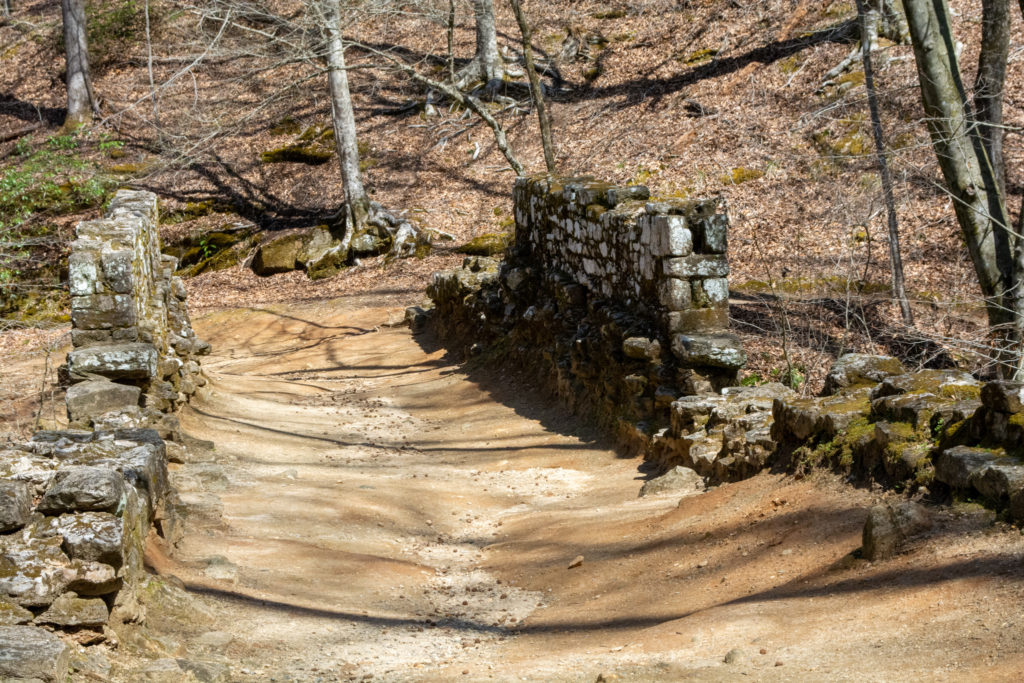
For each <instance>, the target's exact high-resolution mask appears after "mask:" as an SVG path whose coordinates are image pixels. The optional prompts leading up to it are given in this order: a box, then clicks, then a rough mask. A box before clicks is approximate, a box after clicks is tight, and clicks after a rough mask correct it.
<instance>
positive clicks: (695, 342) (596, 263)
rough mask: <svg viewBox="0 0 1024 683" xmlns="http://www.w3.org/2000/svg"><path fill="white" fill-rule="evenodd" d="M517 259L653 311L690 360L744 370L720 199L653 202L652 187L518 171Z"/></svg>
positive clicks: (677, 351) (678, 352) (677, 350)
mask: <svg viewBox="0 0 1024 683" xmlns="http://www.w3.org/2000/svg"><path fill="white" fill-rule="evenodd" d="M514 198H515V218H516V249H517V254H516V257H517V258H518V259H519V260H520V261H524V262H529V263H530V264H531V265H532V266H533V267H537V268H541V269H542V270H543V271H545V272H546V273H548V274H551V275H554V274H557V275H561V276H563V277H568V278H569V279H571V280H573V281H574V282H576V283H578V284H579V285H581V286H582V287H583V288H584V289H585V291H586V292H587V293H588V294H589V295H590V296H593V297H596V298H600V299H604V300H607V301H610V302H614V303H615V304H617V305H619V306H621V307H623V308H624V309H628V310H634V311H637V312H638V313H639V314H640V315H644V316H647V317H649V318H650V319H651V320H652V322H653V323H654V324H655V327H656V329H657V330H658V332H659V333H660V335H661V336H671V337H672V342H671V348H672V353H673V354H674V355H675V356H676V359H677V360H678V361H679V362H680V363H681V364H683V365H687V366H692V367H701V366H706V367H716V368H722V369H726V370H736V369H738V368H740V367H742V365H743V364H744V362H745V361H746V358H745V356H744V355H743V350H742V347H741V346H740V344H739V341H738V340H737V339H736V338H735V337H734V336H732V335H730V334H728V332H727V330H728V327H729V281H728V275H729V263H728V259H727V256H726V249H727V247H728V227H729V220H728V217H727V216H726V215H725V213H723V212H721V211H719V208H720V206H719V201H718V200H716V199H710V200H696V201H687V200H671V201H648V200H649V199H650V192H649V191H648V189H647V188H646V187H644V186H643V185H631V186H626V187H620V186H615V185H611V184H609V183H603V182H600V181H597V180H594V179H593V178H590V177H581V178H556V177H552V176H546V175H542V176H533V177H529V178H519V179H518V180H517V181H516V185H515V190H514Z"/></svg>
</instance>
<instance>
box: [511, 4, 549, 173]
mask: <svg viewBox="0 0 1024 683" xmlns="http://www.w3.org/2000/svg"><path fill="white" fill-rule="evenodd" d="M511 3H512V12H513V13H514V14H515V15H516V22H517V23H518V24H519V32H520V33H521V34H522V36H523V58H524V59H525V61H526V75H527V77H529V79H530V96H531V97H532V99H533V105H534V106H535V107H536V108H537V120H538V122H539V123H540V140H541V144H542V145H543V147H544V165H545V166H546V167H547V169H548V173H554V172H555V151H554V145H553V144H552V142H551V119H550V118H549V117H548V112H547V105H545V104H544V91H543V89H542V88H541V86H540V78H539V77H538V76H537V69H536V68H535V67H534V64H533V47H532V46H531V42H530V41H531V37H532V35H533V34H532V32H531V31H530V25H529V24H528V23H527V22H526V16H525V15H524V14H523V8H522V7H521V6H520V4H519V0H511Z"/></svg>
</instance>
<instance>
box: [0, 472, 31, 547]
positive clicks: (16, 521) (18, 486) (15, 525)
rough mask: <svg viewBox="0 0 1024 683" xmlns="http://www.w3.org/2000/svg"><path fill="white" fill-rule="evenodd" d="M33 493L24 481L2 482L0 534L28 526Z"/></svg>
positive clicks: (0, 489) (0, 490)
mask: <svg viewBox="0 0 1024 683" xmlns="http://www.w3.org/2000/svg"><path fill="white" fill-rule="evenodd" d="M31 514H32V491H31V489H30V488H29V485H28V484H26V483H25V482H23V481H11V480H0V534H4V533H7V532H9V531H14V530H15V529H20V528H21V527H23V526H25V525H26V524H28V520H29V517H30V516H31Z"/></svg>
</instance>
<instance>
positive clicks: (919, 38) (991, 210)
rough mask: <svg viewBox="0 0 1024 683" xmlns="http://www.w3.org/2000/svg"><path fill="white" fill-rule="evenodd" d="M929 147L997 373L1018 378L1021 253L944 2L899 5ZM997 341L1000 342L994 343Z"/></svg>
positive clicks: (907, 0)
mask: <svg viewBox="0 0 1024 683" xmlns="http://www.w3.org/2000/svg"><path fill="white" fill-rule="evenodd" d="M903 6H904V8H905V9H906V13H907V23H908V25H909V29H910V36H911V42H912V44H913V48H914V59H915V61H916V62H917V71H918V76H919V80H920V85H921V99H922V101H923V103H924V110H925V115H926V117H927V122H928V130H929V133H930V135H931V139H932V147H933V148H934V150H935V154H936V157H937V158H938V162H939V168H940V169H941V170H942V175H943V177H944V179H945V181H946V187H947V190H948V191H949V193H950V195H951V197H952V199H953V207H954V210H955V211H956V216H957V221H958V223H959V224H960V228H961V230H962V232H963V236H964V240H965V241H966V242H967V249H968V251H969V252H970V255H971V260H972V261H973V263H974V269H975V272H976V273H977V275H978V283H979V284H980V286H981V291H982V294H984V296H985V306H986V309H987V312H988V319H989V326H990V327H991V329H992V331H993V333H994V336H995V337H996V339H997V341H999V343H1000V346H1002V353H1001V354H996V355H997V360H1000V361H1001V363H1002V367H1003V368H1004V369H1005V368H1006V366H1007V365H1009V366H1011V367H1012V368H1013V374H1019V373H1020V358H1021V349H1020V340H1021V337H1022V335H1021V332H1022V321H1024V310H1021V306H1022V302H1024V297H1022V296H1019V292H1018V291H1017V290H1018V286H1017V285H1018V280H1019V275H1020V274H1021V273H1024V269H1022V268H1021V260H1022V259H1021V250H1020V248H1019V246H1020V245H1019V244H1018V240H1016V239H1015V238H1014V236H1013V234H1012V233H1011V231H1010V229H1009V225H1010V223H1009V216H1008V215H1007V211H1006V205H1005V203H1004V202H1003V197H1002V195H1001V193H1000V192H999V183H998V181H997V179H996V175H995V172H994V171H993V170H992V165H991V163H990V162H989V159H988V154H987V153H986V152H985V144H984V140H983V139H982V136H981V134H980V132H979V130H978V126H977V124H976V122H975V121H974V118H973V116H972V113H971V110H970V105H969V103H968V100H967V95H966V92H965V89H964V85H963V80H962V79H961V76H960V69H959V65H958V64H957V59H956V51H955V42H954V40H953V35H952V31H951V28H950V26H951V24H950V18H949V8H948V7H947V5H946V2H945V0H904V2H903ZM1000 340H1001V341H1000Z"/></svg>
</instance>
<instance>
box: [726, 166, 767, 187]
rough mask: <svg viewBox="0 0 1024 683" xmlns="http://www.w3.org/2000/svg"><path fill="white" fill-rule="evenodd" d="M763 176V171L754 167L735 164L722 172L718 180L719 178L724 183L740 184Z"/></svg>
mask: <svg viewBox="0 0 1024 683" xmlns="http://www.w3.org/2000/svg"><path fill="white" fill-rule="evenodd" d="M763 177H764V171H760V170H758V169H756V168H747V167H745V166H737V167H736V168H734V169H732V170H731V171H729V172H728V173H725V174H723V175H722V176H721V178H719V180H721V181H722V183H723V184H725V185H740V184H742V183H746V182H750V181H751V180H757V179H758V178H763Z"/></svg>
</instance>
